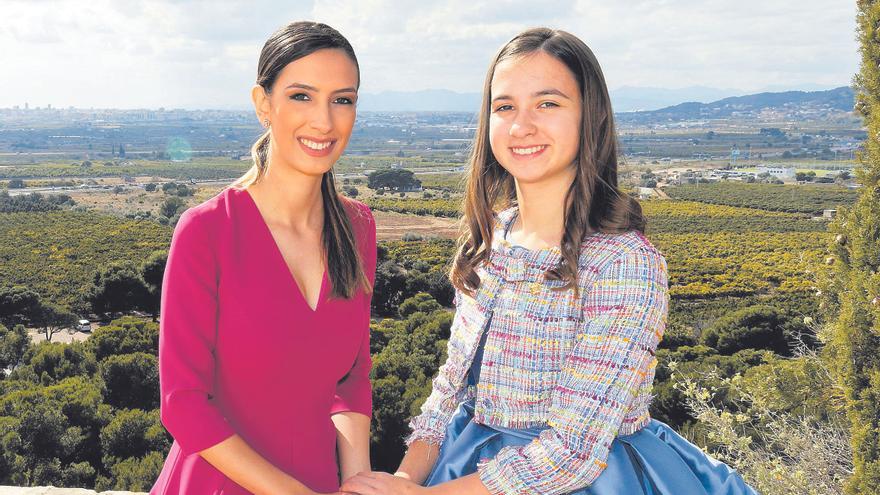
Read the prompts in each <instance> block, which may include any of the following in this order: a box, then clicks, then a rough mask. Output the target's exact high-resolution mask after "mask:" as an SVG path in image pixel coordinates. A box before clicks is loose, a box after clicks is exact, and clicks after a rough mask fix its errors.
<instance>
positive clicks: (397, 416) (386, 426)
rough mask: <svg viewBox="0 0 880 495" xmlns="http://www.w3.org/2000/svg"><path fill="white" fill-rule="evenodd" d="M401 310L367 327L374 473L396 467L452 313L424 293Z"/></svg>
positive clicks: (439, 356) (438, 358)
mask: <svg viewBox="0 0 880 495" xmlns="http://www.w3.org/2000/svg"><path fill="white" fill-rule="evenodd" d="M401 308H402V313H405V314H406V316H405V317H404V318H402V319H400V320H391V319H384V320H381V321H379V322H378V323H374V324H373V325H371V332H372V335H373V337H372V339H371V348H372V351H373V353H374V356H373V370H372V373H371V380H372V382H373V403H374V406H373V427H372V428H371V434H370V440H371V442H370V443H371V449H370V451H371V455H372V464H373V467H374V469H384V470H393V469H396V468H397V463H398V462H399V461H400V458H401V457H402V456H403V452H404V448H405V447H404V444H403V437H404V435H406V433H407V431H408V429H407V422H408V419H409V417H410V416H412V415H413V414H414V413H416V412H417V411H418V408H419V407H420V406H421V404H422V403H423V402H424V400H425V399H426V398H427V397H428V394H429V393H430V391H431V387H430V386H431V378H432V377H433V376H434V374H435V373H436V371H437V368H439V366H440V363H441V362H442V360H443V359H444V358H445V346H446V339H448V338H449V329H450V327H451V325H452V314H451V313H450V312H449V311H447V310H444V309H441V308H440V307H439V305H438V304H437V303H436V302H433V301H431V297H430V296H429V295H428V294H424V293H421V294H416V295H415V296H414V297H412V298H410V299H407V300H406V301H404V302H403V304H401Z"/></svg>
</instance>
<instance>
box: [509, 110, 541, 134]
mask: <svg viewBox="0 0 880 495" xmlns="http://www.w3.org/2000/svg"><path fill="white" fill-rule="evenodd" d="M536 130H537V129H536V127H535V124H534V123H533V122H532V118H531V116H530V115H529V113H528V112H518V113H517V115H516V118H515V119H513V122H512V123H511V124H510V136H511V137H515V138H524V137H528V136H531V135H532V134H534V133H535V131H536Z"/></svg>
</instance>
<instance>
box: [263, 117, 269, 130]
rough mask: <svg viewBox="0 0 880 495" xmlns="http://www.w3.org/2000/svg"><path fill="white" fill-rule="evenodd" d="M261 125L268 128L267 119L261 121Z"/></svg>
mask: <svg viewBox="0 0 880 495" xmlns="http://www.w3.org/2000/svg"><path fill="white" fill-rule="evenodd" d="M263 127H265V128H266V129H268V128H269V119H266V120H264V121H263Z"/></svg>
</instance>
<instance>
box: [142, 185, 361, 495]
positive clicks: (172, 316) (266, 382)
mask: <svg viewBox="0 0 880 495" xmlns="http://www.w3.org/2000/svg"><path fill="white" fill-rule="evenodd" d="M346 209H347V211H348V215H349V218H350V219H351V223H352V227H353V228H354V232H355V237H356V239H357V245H358V249H359V250H360V253H361V256H362V259H363V261H364V264H365V266H364V268H365V271H366V273H367V276H368V278H369V280H370V283H371V284H372V282H373V277H374V273H375V268H376V228H375V223H374V221H373V217H372V215H371V214H370V211H369V209H368V208H367V207H366V206H365V205H363V204H361V203H358V202H356V201H351V203H350V204H349V205H347V207H346ZM330 289H331V286H330V279H329V276H328V274H327V273H326V271H325V274H324V278H323V282H322V285H321V292H320V298H319V302H318V305H317V307H316V308H315V310H314V311H313V310H312V309H311V308H310V307H309V305H308V303H307V302H306V301H305V299H304V298H303V296H302V293H301V292H300V291H299V288H298V287H297V285H296V281H295V280H294V279H293V277H292V276H291V274H290V271H289V270H288V268H287V265H286V263H285V262H284V258H283V257H282V255H281V252H280V251H279V249H278V247H277V245H276V244H275V241H274V239H273V238H272V234H271V232H270V231H269V228H268V226H267V225H266V223H265V221H264V220H263V218H262V216H261V215H260V212H259V210H258V209H257V206H256V204H255V203H254V201H253V199H251V196H250V194H249V193H248V192H247V191H245V190H241V189H231V188H230V189H226V190H224V191H223V192H221V193H220V194H218V195H217V196H215V197H214V198H212V199H210V200H208V201H206V202H205V203H202V204H201V205H199V206H196V207H195V208H192V209H190V210H188V211H187V212H186V213H184V215H183V216H182V217H181V218H180V222H179V223H178V224H177V228H176V229H175V231H174V236H173V239H172V241H171V250H170V252H169V255H168V265H167V267H166V270H165V279H164V284H163V286H162V312H161V324H160V334H159V379H160V386H161V395H162V397H161V399H162V401H161V416H162V423H163V424H164V425H165V427H166V428H167V429H168V431H169V432H170V433H171V435H172V436H173V437H174V444H173V445H172V447H171V451H170V452H169V453H168V457H167V458H166V460H165V465H164V467H163V469H162V472H161V474H160V475H159V478H158V480H157V481H156V483H155V484H154V485H153V488H152V490H151V491H150V493H151V495H152V494H187V495H189V494H194V495H197V494H209V495H210V494H245V493H249V492H248V491H247V490H245V489H244V488H242V487H241V486H240V485H238V484H237V483H235V482H233V481H232V480H230V479H228V478H226V476H224V475H223V473H221V472H220V471H218V470H217V469H215V468H214V467H213V466H211V465H210V464H208V462H206V461H205V460H204V459H203V458H202V457H201V456H200V455H199V454H198V452H200V451H202V450H204V449H206V448H208V447H211V446H213V445H215V444H217V443H219V442H221V441H223V440H225V439H227V438H228V437H230V436H232V435H233V434H234V433H237V434H238V435H240V436H241V437H242V438H243V439H244V440H245V441H246V442H247V443H248V444H249V445H250V446H251V447H253V448H254V449H255V450H256V451H257V452H258V453H260V454H261V455H262V456H264V457H265V458H266V459H268V460H269V462H271V463H273V464H274V465H275V466H277V467H278V468H280V469H282V470H284V471H285V472H286V473H288V474H290V475H291V476H293V477H294V478H296V479H297V480H299V481H300V482H302V483H304V484H305V485H306V486H308V487H309V488H310V489H312V490H314V491H317V492H333V491H336V490H337V489H338V488H339V482H338V477H337V476H338V474H337V471H338V469H337V459H336V430H335V428H334V427H333V423H332V422H331V420H330V416H331V415H332V414H334V413H337V412H342V411H354V412H358V413H362V414H365V415H368V416H369V415H370V414H371V410H372V402H371V389H370V380H369V372H370V341H369V323H370V295H369V294H368V293H366V292H365V291H359V292H358V293H357V294H356V295H355V296H354V297H353V298H352V299H350V300H344V299H334V298H331V297H329V296H330Z"/></svg>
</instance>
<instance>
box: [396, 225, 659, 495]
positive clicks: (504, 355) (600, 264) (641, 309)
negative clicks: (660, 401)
mask: <svg viewBox="0 0 880 495" xmlns="http://www.w3.org/2000/svg"><path fill="white" fill-rule="evenodd" d="M515 216H516V209H515V208H511V209H508V210H505V211H503V212H501V213H499V214H498V223H497V224H496V229H495V232H494V234H493V247H492V253H491V256H490V257H489V260H488V261H487V262H486V263H485V264H484V265H483V266H482V267H480V268H479V269H478V271H477V273H478V274H479V275H480V279H481V284H480V288H479V290H478V291H476V293H475V297H473V298H471V297H469V296H467V295H465V294H462V293H458V294H456V298H455V301H456V302H455V304H456V312H455V317H454V319H453V323H452V329H451V336H450V339H449V343H448V347H447V360H446V362H445V364H443V366H442V367H441V368H440V371H439V373H438V375H437V377H436V378H435V379H434V382H433V390H432V392H431V395H430V396H429V397H428V399H427V401H426V402H425V404H424V405H423V406H422V413H421V414H420V415H418V416H416V417H415V418H413V420H412V421H411V422H410V428H411V429H412V434H411V435H410V436H409V438H407V444H410V443H412V442H413V441H415V440H423V441H426V442H428V443H433V444H441V443H442V441H443V437H444V436H445V430H446V427H447V425H448V423H449V422H450V420H451V419H452V416H453V415H454V414H455V412H456V410H457V408H458V406H459V405H460V404H461V402H463V401H464V400H467V399H470V398H475V413H474V420H475V421H476V422H478V423H481V424H489V425H494V426H503V427H507V428H527V427H533V426H549V428H548V429H546V430H544V431H543V432H542V433H541V434H540V436H539V437H538V438H537V439H536V440H535V441H533V442H532V443H530V444H529V445H526V446H523V447H506V448H504V449H502V450H501V451H500V452H499V453H498V455H497V456H496V457H495V458H494V459H491V460H488V461H485V462H483V463H481V464H480V465H479V467H478V471H479V476H480V479H481V480H482V481H483V484H485V485H486V487H487V488H488V489H489V491H490V492H492V493H493V494H541V495H545V494H561V493H569V492H571V491H574V490H576V489H578V488H582V487H585V486H588V485H589V484H591V483H592V482H593V480H595V479H596V477H597V476H598V475H599V473H601V472H602V470H603V469H604V468H605V460H606V459H607V457H608V451H609V448H610V445H611V442H612V441H613V440H614V438H615V436H616V435H627V434H630V433H634V432H636V431H638V430H639V429H641V428H642V427H643V426H645V425H646V424H647V423H648V422H649V421H650V417H649V416H648V405H649V403H650V401H651V384H652V381H653V378H654V369H655V366H656V363H657V361H656V359H655V357H654V351H655V349H656V348H657V345H658V343H659V342H660V339H661V338H662V336H663V332H664V329H665V328H666V317H667V307H668V283H667V272H666V261H665V259H664V258H663V256H662V255H661V254H660V252H659V251H657V249H655V248H654V247H653V246H652V245H651V243H650V242H649V241H648V240H647V239H646V238H645V237H644V236H643V235H642V234H641V233H638V232H635V231H633V232H628V233H625V234H604V233H595V234H592V235H590V236H589V237H587V238H586V239H585V240H584V242H583V245H582V247H581V253H580V257H579V262H578V263H579V275H578V286H579V287H580V294H579V296H578V297H576V296H575V294H574V291H572V290H567V291H558V290H557V291H554V290H551V289H553V288H554V287H559V286H561V285H563V284H562V282H556V281H546V280H544V276H543V274H544V272H545V271H546V270H547V269H549V268H552V267H554V266H556V264H557V262H558V261H559V260H560V258H561V252H560V250H559V249H557V248H550V249H542V250H527V249H525V248H522V247H520V246H513V245H511V244H510V243H509V242H508V241H507V240H505V233H506V231H507V230H508V228H509V226H510V224H511V223H512V222H513V220H514V219H515ZM490 315H491V319H489V316H490ZM487 320H488V321H490V322H491V323H490V324H489V325H488V326H489V328H488V332H489V335H488V336H487V340H486V344H485V350H484V355H483V362H482V367H481V368H480V382H479V383H478V384H477V386H476V387H468V386H467V385H466V383H467V382H466V374H467V370H468V368H469V367H470V365H471V363H472V361H473V358H474V354H475V352H476V348H477V346H478V344H479V341H480V337H481V335H482V331H483V327H484V326H486V325H485V323H486V321H487Z"/></svg>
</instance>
